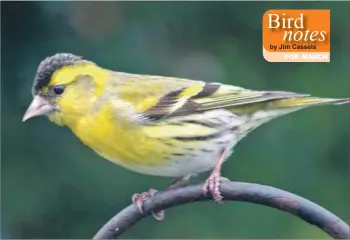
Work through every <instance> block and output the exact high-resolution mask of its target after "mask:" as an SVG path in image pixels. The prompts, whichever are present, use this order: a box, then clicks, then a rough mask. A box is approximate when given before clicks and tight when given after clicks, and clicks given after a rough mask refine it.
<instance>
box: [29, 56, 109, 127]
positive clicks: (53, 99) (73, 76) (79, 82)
mask: <svg viewBox="0 0 350 240" xmlns="http://www.w3.org/2000/svg"><path fill="white" fill-rule="evenodd" d="M105 72H106V71H105V70H103V69H102V68H99V67H98V66H97V65H96V64H94V63H93V62H90V61H86V60H83V59H82V58H81V57H79V56H76V55H73V54H69V53H58V54H56V55H53V56H51V57H47V58H46V59H44V60H43V61H42V62H41V63H40V65H39V67H38V70H37V73H36V76H35V79H34V83H33V87H32V94H33V101H32V103H31V104H30V106H29V107H28V109H27V111H26V113H25V114H24V116H23V121H26V120H28V119H30V118H33V117H36V116H40V115H47V116H48V117H49V119H50V120H52V121H53V122H55V123H56V124H59V125H63V124H65V122H67V121H69V120H73V119H74V118H78V117H80V116H83V115H84V114H88V113H87V110H88V109H87V108H91V103H92V102H93V101H95V99H96V91H97V90H98V89H99V87H98V86H100V85H101V84H102V82H103V81H104V79H105Z"/></svg>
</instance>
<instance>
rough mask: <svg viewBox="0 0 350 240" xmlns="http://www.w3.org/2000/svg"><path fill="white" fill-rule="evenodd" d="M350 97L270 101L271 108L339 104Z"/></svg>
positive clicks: (296, 98) (298, 98)
mask: <svg viewBox="0 0 350 240" xmlns="http://www.w3.org/2000/svg"><path fill="white" fill-rule="evenodd" d="M349 102H350V98H318V97H307V96H306V97H305V96H302V97H295V98H286V99H279V100H277V101H274V102H273V103H272V105H273V108H290V107H292V108H294V107H295V108H299V107H301V108H303V107H309V106H316V105H340V104H345V103H349Z"/></svg>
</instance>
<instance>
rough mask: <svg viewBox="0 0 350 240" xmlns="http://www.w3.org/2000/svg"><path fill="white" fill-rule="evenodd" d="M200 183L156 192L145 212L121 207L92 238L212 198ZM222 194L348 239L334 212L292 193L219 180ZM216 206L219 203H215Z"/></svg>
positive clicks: (107, 235)
mask: <svg viewBox="0 0 350 240" xmlns="http://www.w3.org/2000/svg"><path fill="white" fill-rule="evenodd" d="M201 187H202V185H201V184H198V185H189V186H186V187H182V188H176V189H170V190H167V191H164V192H159V193H158V194H156V195H155V196H154V197H152V198H150V199H147V200H146V201H145V202H144V205H143V210H144V214H141V213H140V212H139V211H138V209H137V207H136V206H135V205H134V204H131V205H130V206H128V207H126V208H124V209H123V210H122V211H121V212H119V213H117V214H116V215H115V216H114V217H113V218H112V219H110V220H109V221H108V222H107V223H106V224H105V225H104V226H103V227H102V228H101V229H100V230H99V231H98V232H97V234H96V235H95V236H94V238H93V239H113V238H117V237H119V236H120V235H121V234H122V233H124V232H125V231H126V230H127V229H129V228H130V227H131V226H132V225H134V224H135V223H136V222H138V221H139V220H141V219H142V218H144V217H146V216H148V215H150V214H151V212H152V211H157V210H161V209H166V208H169V207H172V206H177V205H182V204H186V203H191V202H197V201H204V200H212V199H211V197H210V196H209V197H208V196H204V195H203V194H202V189H201ZM221 193H222V196H223V197H224V200H233V201H242V202H250V203H255V204H260V205H265V206H269V207H273V208H276V209H279V210H282V211H285V212H288V213H290V214H293V215H296V216H298V217H299V218H301V219H302V220H304V221H306V222H308V223H310V224H313V225H316V226H317V227H319V228H320V229H322V230H323V231H324V232H326V233H328V234H329V235H330V236H331V237H333V238H335V239H349V238H350V230H349V226H348V225H347V224H346V223H345V222H343V221H342V220H341V219H340V218H338V217H337V216H336V215H334V214H333V213H331V212H329V211H328V210H326V209H324V208H322V207H321V206H319V205H317V204H315V203H313V202H311V201H309V200H307V199H305V198H302V197H300V196H297V195H295V194H292V193H289V192H286V191H283V190H280V189H277V188H274V187H269V186H264V185H259V184H253V183H243V182H231V181H222V183H221ZM218 207H219V206H218Z"/></svg>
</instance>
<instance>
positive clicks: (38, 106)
mask: <svg viewBox="0 0 350 240" xmlns="http://www.w3.org/2000/svg"><path fill="white" fill-rule="evenodd" d="M52 111H53V107H52V105H51V104H50V103H49V102H48V101H47V100H45V99H44V98H43V97H41V96H35V97H34V99H33V101H32V103H31V104H30V106H29V107H28V109H27V111H26V113H25V114H24V116H23V118H22V121H23V122H24V121H26V120H28V119H29V118H33V117H36V116H40V115H44V114H48V113H50V112H52Z"/></svg>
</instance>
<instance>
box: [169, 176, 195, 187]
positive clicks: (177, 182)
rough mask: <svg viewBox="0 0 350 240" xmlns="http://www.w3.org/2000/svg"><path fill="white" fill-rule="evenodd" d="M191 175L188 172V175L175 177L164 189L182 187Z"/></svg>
mask: <svg viewBox="0 0 350 240" xmlns="http://www.w3.org/2000/svg"><path fill="white" fill-rule="evenodd" d="M191 176H192V174H188V175H185V176H182V177H180V178H178V179H176V180H175V181H174V182H172V183H171V184H170V185H169V186H168V187H167V188H166V189H165V190H169V189H174V188H179V187H183V186H184V185H186V184H187V183H188V182H189V180H190V178H191Z"/></svg>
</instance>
